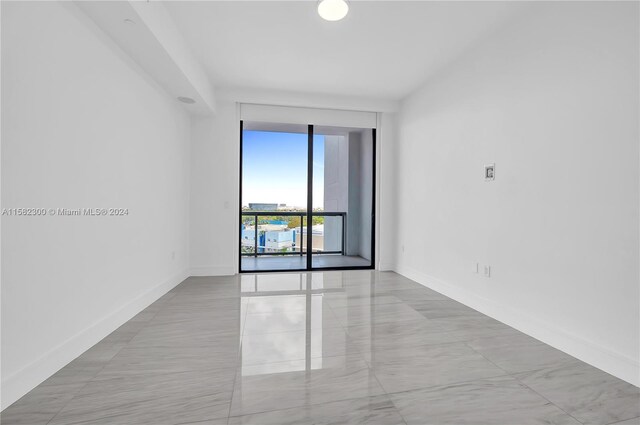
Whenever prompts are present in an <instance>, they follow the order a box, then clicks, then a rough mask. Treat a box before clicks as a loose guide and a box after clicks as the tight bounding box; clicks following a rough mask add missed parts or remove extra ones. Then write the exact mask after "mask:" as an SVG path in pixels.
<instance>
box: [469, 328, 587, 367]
mask: <svg viewBox="0 0 640 425" xmlns="http://www.w3.org/2000/svg"><path fill="white" fill-rule="evenodd" d="M467 345H469V346H470V347H471V348H473V349H474V350H476V351H477V352H479V353H480V354H482V355H483V356H484V357H485V358H487V359H488V360H489V361H491V362H492V363H494V364H495V365H496V366H498V367H500V368H501V369H503V370H505V371H507V372H509V373H517V372H526V371H531V370H537V369H542V368H545V367H551V366H559V365H563V364H569V363H574V362H575V361H576V359H575V358H574V357H571V356H570V355H568V354H565V353H563V352H562V351H560V350H556V349H555V348H553V347H550V346H548V345H546V344H543V343H541V342H540V341H537V340H535V339H533V338H531V337H528V336H526V335H524V334H519V335H518V334H516V335H505V336H498V337H491V338H481V339H477V340H473V341H469V342H467Z"/></svg>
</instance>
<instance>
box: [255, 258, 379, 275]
mask: <svg viewBox="0 0 640 425" xmlns="http://www.w3.org/2000/svg"><path fill="white" fill-rule="evenodd" d="M311 261H312V264H313V267H323V268H334V267H367V266H369V265H371V262H370V261H369V260H367V259H364V258H362V257H360V256H357V255H335V254H328V255H314V256H313V257H312V259H311ZM306 268H307V256H306V255H303V256H299V255H286V256H285V255H282V256H277V257H266V256H260V257H242V271H261V270H305V269H306Z"/></svg>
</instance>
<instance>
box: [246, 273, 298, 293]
mask: <svg viewBox="0 0 640 425" xmlns="http://www.w3.org/2000/svg"><path fill="white" fill-rule="evenodd" d="M240 287H241V290H242V292H243V293H245V292H246V293H251V292H276V291H300V290H303V289H305V288H306V278H305V277H304V276H303V275H302V274H301V273H286V274H278V275H270V274H256V275H242V276H241V280H240Z"/></svg>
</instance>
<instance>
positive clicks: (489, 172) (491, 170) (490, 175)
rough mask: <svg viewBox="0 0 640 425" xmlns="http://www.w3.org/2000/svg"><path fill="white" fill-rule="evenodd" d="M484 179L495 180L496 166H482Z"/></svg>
mask: <svg viewBox="0 0 640 425" xmlns="http://www.w3.org/2000/svg"><path fill="white" fill-rule="evenodd" d="M484 179H485V180H486V181H491V180H495V179H496V164H488V165H485V166H484Z"/></svg>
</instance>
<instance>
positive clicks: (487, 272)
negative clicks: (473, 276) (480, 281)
mask: <svg viewBox="0 0 640 425" xmlns="http://www.w3.org/2000/svg"><path fill="white" fill-rule="evenodd" d="M484 277H491V266H484Z"/></svg>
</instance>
